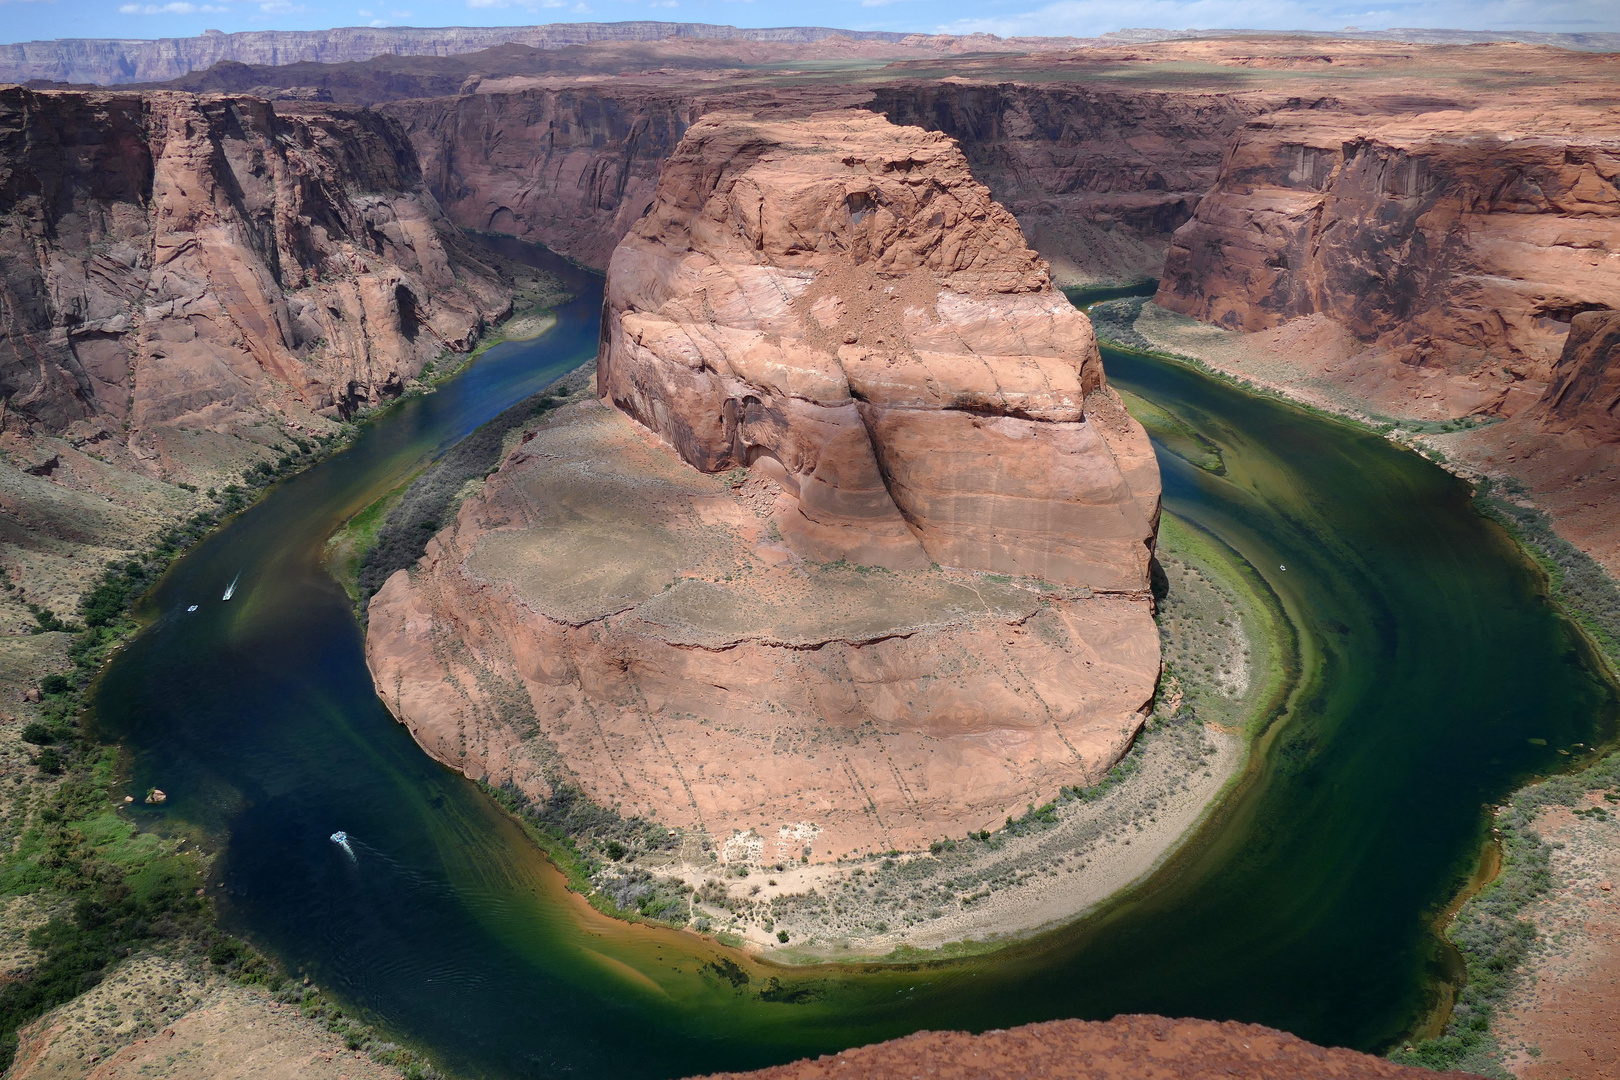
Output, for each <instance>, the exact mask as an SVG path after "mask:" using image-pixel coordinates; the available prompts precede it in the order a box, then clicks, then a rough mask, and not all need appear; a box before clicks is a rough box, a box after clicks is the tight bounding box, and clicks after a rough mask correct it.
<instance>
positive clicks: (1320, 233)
mask: <svg viewBox="0 0 1620 1080" xmlns="http://www.w3.org/2000/svg"><path fill="white" fill-rule="evenodd" d="M1617 135H1620V128H1616V126H1615V124H1614V121H1613V118H1612V116H1611V115H1610V114H1609V112H1608V111H1607V110H1603V109H1598V108H1588V107H1584V106H1577V105H1574V104H1567V105H1565V106H1563V107H1560V108H1559V109H1556V110H1551V111H1547V110H1542V109H1538V108H1536V107H1535V104H1534V102H1529V103H1527V107H1525V108H1522V109H1512V108H1503V109H1500V110H1496V111H1493V110H1491V109H1487V108H1477V109H1466V108H1451V109H1447V110H1445V111H1438V112H1423V113H1418V114H1416V115H1409V116H1406V117H1402V118H1399V119H1369V118H1367V117H1364V116H1357V115H1353V114H1346V113H1326V112H1322V111H1318V110H1288V111H1280V112H1276V113H1273V114H1270V115H1268V116H1266V117H1265V118H1263V119H1260V120H1256V121H1255V122H1253V123H1251V124H1249V125H1247V126H1246V127H1244V128H1243V129H1242V131H1240V132H1239V133H1238V135H1237V138H1236V140H1235V142H1234V144H1233V146H1232V148H1231V150H1230V151H1229V153H1228V154H1227V155H1226V159H1225V161H1224V163H1223V164H1222V166H1221V170H1220V176H1219V178H1218V180H1217V182H1216V183H1215V185H1214V187H1213V188H1212V190H1211V191H1210V192H1209V194H1208V195H1206V196H1205V197H1204V199H1203V200H1202V201H1201V202H1200V203H1199V205H1198V208H1197V210H1196V212H1195V214H1194V216H1193V218H1192V220H1190V221H1189V222H1187V224H1185V225H1184V226H1182V227H1181V229H1179V230H1178V231H1177V233H1176V235H1175V240H1174V242H1173V244H1172V245H1171V249H1170V252H1169V256H1168V258H1167V259H1166V262H1165V269H1164V276H1163V280H1162V284H1161V287H1160V290H1159V294H1158V296H1157V298H1156V302H1157V303H1159V304H1160V305H1161V306H1164V307H1167V308H1170V309H1172V310H1174V311H1179V312H1182V313H1185V314H1188V315H1191V316H1193V317H1195V318H1197V319H1201V320H1203V321H1206V322H1211V323H1214V324H1216V325H1219V326H1224V327H1227V328H1230V329H1235V330H1248V331H1254V330H1262V329H1266V328H1269V327H1274V326H1277V325H1280V324H1281V323H1283V322H1285V321H1287V320H1290V319H1295V318H1298V317H1300V316H1305V315H1313V314H1322V315H1326V316H1327V317H1329V318H1330V319H1332V320H1334V321H1335V322H1337V323H1338V324H1340V325H1342V326H1344V327H1346V328H1347V329H1348V330H1349V331H1350V332H1351V334H1352V335H1353V336H1354V337H1355V338H1356V339H1357V340H1359V341H1360V342H1361V343H1363V344H1364V345H1366V346H1368V347H1370V348H1371V349H1372V350H1374V351H1375V352H1376V353H1377V354H1379V355H1380V356H1382V357H1384V358H1386V359H1387V361H1388V362H1390V363H1392V364H1398V365H1403V366H1405V367H1407V368H1408V369H1421V370H1423V371H1426V372H1427V373H1428V374H1430V375H1435V376H1440V377H1442V379H1443V381H1446V382H1451V383H1453V384H1455V386H1456V389H1455V390H1454V391H1453V392H1451V393H1449V394H1448V395H1447V396H1448V397H1449V398H1450V399H1451V401H1452V406H1451V407H1452V408H1454V409H1455V410H1457V411H1461V412H1498V413H1512V412H1515V411H1517V410H1518V409H1520V408H1523V407H1524V406H1526V405H1529V404H1530V403H1531V402H1533V401H1535V400H1536V398H1537V397H1539V395H1540V391H1541V390H1542V389H1543V388H1544V387H1545V385H1546V383H1547V380H1548V379H1549V377H1550V376H1551V374H1552V366H1553V362H1554V360H1555V358H1556V357H1557V356H1558V355H1559V350H1560V348H1561V345H1562V342H1563V339H1564V335H1565V334H1566V333H1567V332H1568V329H1569V325H1570V319H1571V317H1572V316H1573V315H1575V314H1576V313H1577V312H1580V311H1583V310H1587V309H1591V308H1598V307H1612V306H1615V305H1620V189H1617V187H1616V181H1617V179H1620V158H1617V157H1616V156H1615V146H1616V142H1615V139H1616V136H1617ZM1430 396H1431V397H1432V396H1434V395H1433V394H1431V395H1430ZM1405 404H1406V405H1407V406H1408V407H1410V406H1411V404H1412V403H1411V402H1407V403H1405ZM1395 411H1397V412H1398V411H1400V410H1399V408H1396V409H1395Z"/></svg>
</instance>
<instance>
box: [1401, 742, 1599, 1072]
mask: <svg viewBox="0 0 1620 1080" xmlns="http://www.w3.org/2000/svg"><path fill="white" fill-rule="evenodd" d="M1594 790H1603V791H1605V792H1606V794H1605V796H1604V797H1605V798H1609V797H1610V796H1611V795H1614V793H1615V792H1616V791H1620V753H1612V754H1609V755H1607V756H1606V757H1604V758H1602V759H1601V760H1599V761H1598V762H1597V763H1596V764H1593V765H1590V766H1588V767H1587V768H1585V769H1583V770H1582V771H1580V772H1577V773H1571V774H1566V775H1562V776H1554V777H1550V778H1549V779H1546V780H1543V781H1541V782H1540V783H1536V784H1532V785H1531V786H1529V787H1527V788H1524V789H1522V790H1520V791H1518V792H1517V793H1515V794H1514V796H1513V802H1512V803H1511V804H1509V805H1508V806H1506V807H1504V808H1503V809H1502V810H1501V812H1499V813H1498V814H1497V815H1496V828H1497V830H1498V831H1499V832H1500V834H1501V844H1502V869H1501V872H1500V873H1499V874H1497V876H1496V878H1495V880H1493V881H1491V882H1490V883H1489V884H1487V885H1485V887H1484V888H1482V889H1481V890H1480V891H1479V892H1478V894H1476V895H1475V896H1473V897H1472V898H1470V899H1469V900H1468V902H1467V903H1465V904H1463V906H1462V908H1461V909H1460V910H1459V911H1458V913H1457V917H1456V918H1455V919H1454V920H1453V921H1452V923H1451V926H1450V927H1448V928H1447V931H1446V936H1447V937H1448V938H1449V939H1450V940H1451V943H1452V944H1453V945H1455V946H1456V947H1457V949H1458V951H1459V952H1461V953H1462V955H1463V959H1464V961H1465V963H1466V964H1467V980H1466V982H1465V983H1464V985H1463V987H1462V989H1461V990H1460V991H1459V993H1458V995H1457V1003H1456V1005H1455V1006H1454V1007H1453V1009H1452V1013H1451V1019H1450V1020H1449V1022H1448V1023H1447V1024H1446V1028H1445V1031H1444V1032H1443V1033H1442V1034H1441V1035H1440V1036H1439V1037H1437V1038H1433V1039H1425V1040H1423V1041H1422V1042H1419V1043H1417V1044H1416V1045H1414V1046H1412V1047H1411V1048H1410V1049H1402V1050H1398V1051H1396V1052H1395V1053H1393V1054H1391V1055H1390V1057H1391V1058H1392V1059H1393V1060H1395V1061H1398V1062H1401V1063H1402V1064H1407V1065H1421V1066H1423V1067H1425V1068H1429V1069H1458V1070H1463V1071H1466V1072H1475V1073H1479V1074H1481V1075H1483V1076H1490V1077H1496V1078H1499V1080H1509V1073H1508V1072H1507V1070H1506V1069H1504V1068H1503V1067H1502V1048H1501V1046H1500V1045H1498V1043H1497V1040H1496V1037H1495V1035H1494V1034H1493V1033H1492V1031H1491V1021H1492V1020H1493V1019H1494V1018H1495V1016H1496V1011H1497V1009H1498V1008H1499V1007H1500V1006H1501V1004H1502V1002H1503V1000H1504V999H1505V998H1506V997H1507V996H1508V994H1509V993H1511V992H1512V991H1513V990H1514V989H1515V988H1516V987H1518V985H1519V983H1520V981H1521V979H1522V978H1523V965H1524V962H1525V960H1526V959H1528V958H1529V956H1530V953H1531V951H1532V949H1534V948H1535V947H1536V944H1537V936H1538V935H1537V933H1536V928H1535V924H1534V923H1532V922H1531V921H1530V920H1529V919H1528V918H1526V917H1525V915H1526V909H1527V908H1528V907H1529V905H1530V903H1531V902H1532V901H1534V900H1535V899H1536V898H1537V897H1539V896H1541V895H1542V894H1544V893H1545V892H1546V891H1547V890H1548V888H1550V887H1551V885H1552V877H1551V875H1550V874H1549V873H1548V869H1547V868H1548V864H1549V862H1550V859H1551V854H1552V852H1551V849H1550V848H1549V847H1548V846H1547V844H1546V843H1545V842H1544V841H1543V840H1542V839H1541V837H1540V836H1538V835H1537V834H1536V832H1535V830H1534V829H1533V827H1532V824H1533V822H1534V821H1535V819H1536V815H1537V814H1539V813H1540V812H1541V811H1542V810H1543V809H1544V808H1546V807H1548V806H1569V807H1573V806H1574V805H1575V804H1576V803H1577V801H1578V800H1580V799H1581V798H1582V797H1583V796H1585V795H1586V794H1587V793H1588V792H1591V791H1594ZM1617 797H1620V796H1617Z"/></svg>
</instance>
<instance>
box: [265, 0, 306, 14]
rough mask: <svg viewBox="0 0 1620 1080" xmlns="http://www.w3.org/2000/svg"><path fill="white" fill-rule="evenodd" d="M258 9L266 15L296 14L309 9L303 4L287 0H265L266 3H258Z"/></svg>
mask: <svg viewBox="0 0 1620 1080" xmlns="http://www.w3.org/2000/svg"><path fill="white" fill-rule="evenodd" d="M259 10H260V11H262V12H264V13H265V14H266V15H296V14H298V13H299V12H300V11H308V10H309V9H308V8H307V7H305V6H304V5H303V4H293V3H289V2H288V0H267V2H266V3H263V4H260V5H259Z"/></svg>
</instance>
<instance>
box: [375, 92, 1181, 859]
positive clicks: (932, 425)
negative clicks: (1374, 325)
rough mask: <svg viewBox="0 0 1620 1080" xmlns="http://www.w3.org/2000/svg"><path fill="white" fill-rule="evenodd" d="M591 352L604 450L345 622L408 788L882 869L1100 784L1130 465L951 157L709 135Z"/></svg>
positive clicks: (523, 497)
mask: <svg viewBox="0 0 1620 1080" xmlns="http://www.w3.org/2000/svg"><path fill="white" fill-rule="evenodd" d="M603 325H604V334H603V345H602V350H601V357H600V358H599V370H598V385H599V388H600V391H601V393H602V394H603V395H604V397H605V398H606V399H608V400H610V401H611V402H613V403H614V404H616V405H618V406H619V407H620V408H622V409H623V410H625V413H628V414H629V415H630V416H633V417H634V418H635V421H632V420H630V419H628V418H627V417H626V416H625V415H624V414H621V413H619V412H616V411H613V410H610V409H607V408H605V407H604V406H603V405H601V404H599V403H596V402H589V403H586V404H581V405H576V406H573V407H571V408H570V409H568V410H564V411H563V412H562V413H560V414H559V415H558V416H557V417H555V418H554V419H552V420H550V421H548V422H547V423H545V424H543V425H541V426H539V427H538V428H536V429H534V430H532V431H530V432H529V433H528V434H527V436H526V438H525V441H524V442H523V443H522V444H521V445H520V446H519V447H518V448H517V449H516V450H515V451H514V452H513V453H512V454H511V456H510V457H508V459H507V460H506V462H505V463H504V464H503V465H502V467H501V469H500V470H499V471H498V472H497V473H496V474H495V475H494V476H493V477H491V478H490V479H489V481H488V482H487V484H486V485H485V486H484V488H483V490H482V491H481V492H480V493H479V494H477V495H475V496H474V497H472V498H469V499H468V500H467V501H466V502H465V503H464V504H463V505H462V507H461V510H460V512H459V514H458V516H457V519H456V521H455V523H454V524H453V525H452V526H451V527H450V528H448V529H446V530H444V531H442V532H441V533H440V534H439V535H438V536H437V537H436V538H435V539H434V541H433V542H432V544H430V546H429V548H428V552H427V555H426V557H425V558H424V559H423V560H422V561H421V563H420V564H419V565H418V566H417V567H416V568H415V569H414V570H413V571H410V572H407V571H400V572H398V573H396V574H395V575H394V576H393V577H391V578H390V579H389V580H388V582H387V583H386V584H385V585H384V587H383V588H382V589H381V590H380V591H379V592H378V593H377V594H376V596H374V597H373V598H372V600H371V604H370V608H369V611H370V628H369V632H368V635H367V640H366V656H367V662H368V664H369V665H370V667H371V671H372V675H373V678H374V680H375V682H376V685H377V688H378V691H379V693H380V694H381V695H382V697H383V700H384V701H385V702H386V703H387V704H388V706H389V708H390V709H391V710H392V711H393V712H394V714H395V715H396V716H397V717H399V718H400V720H401V721H402V722H404V723H405V724H407V725H408V726H409V727H410V729H411V731H412V734H413V735H414V736H415V737H416V739H417V740H418V741H419V742H420V743H421V744H422V745H423V746H424V747H425V748H426V749H428V751H429V752H430V753H432V754H433V755H434V756H436V757H438V758H439V759H440V760H442V761H445V762H446V763H448V764H450V765H452V766H453V767H456V768H459V769H461V770H463V771H464V772H466V773H467V774H468V775H471V776H488V777H489V778H490V779H491V781H492V782H495V783H506V782H510V783H512V784H514V785H516V786H517V787H518V788H520V789H521V790H523V791H525V792H527V793H529V794H531V795H542V796H543V795H546V794H548V793H550V792H551V791H553V790H555V789H556V787H557V786H558V785H560V784H564V783H567V784H577V785H578V786H579V787H581V788H582V789H583V790H584V791H585V792H586V793H587V794H589V795H590V796H591V797H592V798H593V799H595V800H596V801H597V802H599V803H601V804H604V805H618V806H621V807H622V808H623V810H624V811H625V812H626V813H635V814H640V815H645V816H647V817H651V818H656V819H657V820H659V821H661V822H664V823H667V824H669V825H673V826H681V827H683V828H686V829H689V830H692V831H693V832H694V833H696V834H698V835H703V834H707V835H709V836H712V837H714V838H715V839H716V840H717V841H719V842H720V849H721V850H720V852H719V854H720V855H721V857H723V858H724V859H725V860H726V861H727V862H731V863H756V864H757V863H761V862H763V863H774V862H777V861H781V860H796V859H799V858H807V859H814V860H815V861H823V860H826V859H829V858H837V857H843V856H845V855H849V854H852V853H856V852H871V851H873V850H887V849H889V848H903V849H914V848H916V847H919V846H923V845H926V844H927V842H928V841H930V840H932V839H935V838H938V837H940V836H949V835H958V834H960V833H961V832H963V831H965V830H968V829H975V828H985V827H988V826H990V825H993V824H996V823H998V822H1000V821H1001V820H1003V819H1004V818H1005V816H1006V815H1007V814H1008V813H1016V812H1017V808H1019V807H1023V806H1025V805H1026V804H1028V803H1030V802H1043V801H1045V800H1046V799H1048V798H1050V797H1051V795H1052V794H1053V793H1054V792H1055V791H1056V789H1057V788H1058V787H1060V786H1063V785H1065V784H1074V783H1090V782H1095V781H1096V780H1097V779H1100V778H1101V776H1102V775H1103V774H1104V773H1105V772H1106V770H1107V769H1108V768H1109V767H1111V765H1112V764H1113V763H1114V761H1116V760H1117V759H1118V757H1119V755H1120V754H1121V753H1122V752H1123V751H1124V749H1125V748H1126V746H1128V745H1129V742H1130V739H1131V738H1132V737H1133V735H1134V734H1135V732H1136V730H1137V729H1138V728H1139V726H1140V724H1141V722H1142V712H1141V710H1142V709H1144V708H1145V707H1146V705H1147V703H1148V701H1149V700H1150V698H1151V696H1152V693H1153V687H1154V684H1155V682H1156V679H1157V675H1158V667H1159V662H1158V636H1157V631H1156V628H1155V626H1154V624H1153V621H1152V618H1151V615H1150V601H1149V600H1148V598H1147V595H1146V589H1147V565H1148V558H1149V555H1150V549H1151V544H1152V540H1153V532H1154V525H1155V523H1156V520H1157V514H1158V498H1159V480H1158V471H1157V466H1156V464H1155V462H1154V460H1153V457H1152V453H1151V448H1150V447H1149V445H1148V442H1147V438H1146V436H1145V434H1144V433H1143V431H1142V429H1141V427H1140V426H1139V425H1137V424H1136V423H1135V421H1133V420H1131V419H1130V418H1129V417H1128V416H1127V415H1126V414H1125V412H1124V410H1123V409H1122V408H1121V407H1120V405H1119V402H1118V399H1117V398H1115V397H1114V396H1113V395H1112V394H1111V392H1110V391H1108V390H1107V388H1106V386H1105V385H1104V382H1103V376H1102V368H1101V362H1100V358H1099V356H1098V352H1097V347H1096V344H1095V341H1094V339H1093V338H1092V335H1091V331H1090V327H1089V324H1088V323H1087V322H1086V320H1085V318H1084V316H1082V315H1080V314H1079V313H1078V312H1077V311H1076V310H1075V309H1074V308H1073V307H1071V306H1070V305H1068V304H1067V302H1066V301H1065V300H1064V298H1063V297H1062V296H1061V295H1060V294H1058V293H1057V292H1056V291H1055V290H1054V289H1053V288H1052V287H1051V285H1050V284H1049V283H1048V281H1047V279H1046V272H1045V267H1044V264H1043V263H1042V262H1041V261H1040V260H1039V259H1038V258H1037V257H1036V256H1035V254H1034V252H1032V251H1031V250H1030V249H1029V248H1028V247H1027V245H1026V244H1025V243H1024V240H1023V237H1022V236H1021V235H1020V234H1019V232H1018V228H1017V225H1016V223H1015V222H1014V221H1013V219H1012V217H1011V215H1010V214H1008V213H1007V212H1006V211H1005V210H1004V209H1002V208H1001V207H999V206H997V205H996V204H995V203H994V202H993V201H992V200H991V199H990V197H989V194H988V192H987V191H986V190H985V189H984V187H983V186H982V185H980V184H978V183H977V182H975V181H974V180H973V179H972V177H971V175H970V174H969V173H968V170H967V166H966V163H965V161H964V160H963V158H962V156H961V153H960V152H959V151H958V150H957V149H956V148H955V146H954V145H953V144H951V143H950V141H949V140H947V139H945V138H943V137H942V136H939V135H935V134H930V133H927V132H923V131H921V130H919V129H916V128H904V127H896V126H894V125H891V124H889V123H887V122H886V121H884V120H883V119H882V118H880V117H877V116H874V115H872V114H870V113H863V112H852V111H838V112H832V113H822V114H818V115H816V116H813V117H809V118H806V119H801V120H781V119H776V118H770V119H759V118H754V117H751V116H746V115H739V114H714V115H711V116H709V117H706V118H705V119H703V120H702V121H700V122H699V123H697V124H696V125H694V126H693V127H692V129H691V130H690V131H688V133H687V135H686V137H685V138H684V139H683V140H682V142H681V144H680V147H679V149H678V150H677V151H676V153H675V154H674V155H673V157H672V158H671V160H670V163H669V165H668V166H667V167H666V169H665V170H664V173H663V176H662V179H661V180H660V183H659V188H658V194H657V200H656V203H655V205H654V206H653V208H652V209H651V210H650V212H649V213H648V214H647V215H646V216H645V217H644V218H642V219H641V221H640V222H639V223H638V224H637V225H636V228H635V229H634V230H633V231H632V233H631V235H630V236H629V237H627V238H626V239H625V241H624V242H623V243H622V244H621V245H620V247H619V249H618V251H617V252H616V254H615V255H614V258H613V261H612V265H611V269H610V271H609V282H608V296H607V301H606V310H605V312H604V324H603ZM638 421H639V422H638ZM643 425H645V426H643ZM693 466H696V468H693ZM934 563H938V564H942V565H941V566H934V565H932V564H934ZM984 571H999V572H1000V574H986V573H984ZM1004 575H1006V576H1004ZM1011 575H1026V577H1024V578H1023V579H1022V580H1014V579H1012V578H1011ZM1092 587H1095V589H1096V590H1097V591H1096V592H1094V591H1093V588H1092ZM1101 590H1109V592H1108V593H1107V594H1106V595H1104V594H1103V593H1102V592H1101Z"/></svg>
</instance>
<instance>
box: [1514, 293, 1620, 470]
mask: <svg viewBox="0 0 1620 1080" xmlns="http://www.w3.org/2000/svg"><path fill="white" fill-rule="evenodd" d="M1530 418H1531V419H1533V420H1535V421H1538V422H1539V423H1540V424H1541V426H1542V428H1543V429H1544V430H1545V431H1547V432H1549V433H1550V434H1554V435H1576V436H1578V437H1579V438H1581V439H1582V440H1583V441H1586V442H1589V443H1594V444H1601V443H1610V444H1614V445H1616V446H1620V311H1612V310H1609V309H1607V308H1604V309H1601V310H1597V311H1583V312H1581V313H1580V314H1579V315H1576V316H1575V317H1574V318H1573V319H1571V320H1570V324H1569V335H1568V336H1567V337H1565V338H1564V349H1563V352H1562V354H1561V355H1560V356H1559V358H1558V363H1557V364H1556V365H1555V366H1554V367H1553V377H1552V382H1551V384H1550V385H1549V386H1548V387H1547V392H1546V394H1545V395H1543V397H1542V399H1541V400H1540V401H1539V402H1537V403H1536V405H1535V406H1534V407H1533V408H1532V409H1531V410H1530Z"/></svg>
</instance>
